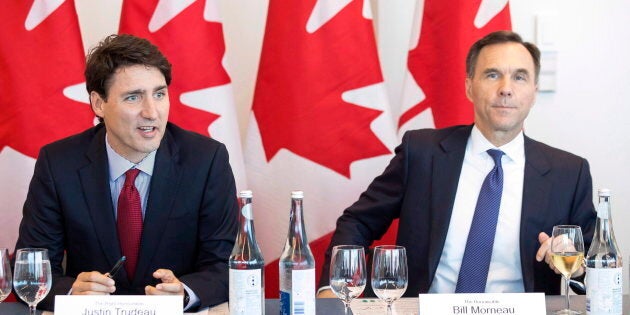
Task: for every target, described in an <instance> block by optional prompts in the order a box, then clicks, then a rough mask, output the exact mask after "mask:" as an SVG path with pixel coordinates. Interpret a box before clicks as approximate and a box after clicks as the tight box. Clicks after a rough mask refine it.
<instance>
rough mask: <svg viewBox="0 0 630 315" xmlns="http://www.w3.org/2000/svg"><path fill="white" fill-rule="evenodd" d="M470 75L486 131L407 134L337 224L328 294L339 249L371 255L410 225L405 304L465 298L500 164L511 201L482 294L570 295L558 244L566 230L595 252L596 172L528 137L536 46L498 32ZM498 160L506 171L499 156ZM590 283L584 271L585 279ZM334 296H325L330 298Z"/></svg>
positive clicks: (506, 201)
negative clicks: (558, 264) (571, 228)
mask: <svg viewBox="0 0 630 315" xmlns="http://www.w3.org/2000/svg"><path fill="white" fill-rule="evenodd" d="M466 72H467V75H466V81H465V86H466V95H467V97H468V99H469V100H470V101H471V102H472V103H473V106H474V114H475V116H474V124H473V125H469V126H455V127H450V128H444V129H437V130H436V129H423V130H413V131H409V132H407V133H405V135H404V137H403V139H402V143H401V144H400V145H399V146H398V148H397V149H396V154H395V156H394V158H393V159H392V160H391V162H390V164H389V166H388V167H387V168H386V169H385V171H384V172H383V174H381V175H380V176H378V177H377V178H376V179H374V181H373V182H372V183H371V184H370V186H369V187H368V189H367V190H366V191H365V192H364V193H363V194H362V195H361V197H360V198H359V200H358V201H357V202H355V203H354V204H353V205H352V206H350V207H349V208H348V209H346V210H345V211H344V213H343V215H342V216H341V217H340V218H339V219H338V220H337V228H336V230H335V233H334V235H333V237H332V241H331V244H330V246H329V248H328V251H327V253H326V261H325V264H324V266H323V272H322V276H321V278H320V285H321V286H322V289H323V288H325V286H327V285H328V277H329V266H330V254H331V249H332V247H333V246H334V245H338V244H358V245H363V246H365V247H366V248H367V247H368V246H370V245H371V244H372V242H373V241H374V240H378V239H380V238H381V237H382V236H383V234H384V233H385V232H386V231H387V229H388V228H389V226H390V224H391V223H392V221H393V220H394V219H398V218H399V219H400V221H399V228H398V235H397V243H398V244H399V245H402V246H405V247H406V248H407V255H408V265H409V287H408V288H407V291H406V293H405V295H407V296H416V295H417V294H419V293H427V292H432V293H453V292H463V291H460V290H459V288H458V287H459V285H458V283H459V281H460V279H463V278H467V277H469V276H471V273H467V272H462V273H460V270H465V269H464V268H462V266H463V264H464V261H466V259H465V252H466V250H467V248H468V247H469V246H468V245H469V244H467V240H469V242H470V243H471V245H473V246H470V247H471V248H473V247H474V246H477V245H480V244H478V243H479V241H476V240H477V239H476V238H474V239H473V240H474V241H470V240H471V237H472V235H473V232H472V231H473V229H472V228H471V227H472V226H473V223H474V222H477V221H474V219H473V218H474V217H476V216H477V213H478V212H480V213H481V212H482V211H481V210H480V211H477V209H478V208H480V207H478V206H477V207H476V205H477V202H478V197H479V196H480V195H481V193H480V191H483V190H482V189H481V188H482V187H483V186H482V185H484V186H485V183H484V181H485V178H486V177H487V175H488V174H489V173H490V172H491V171H492V170H493V169H494V168H495V165H497V166H500V168H501V170H502V172H503V173H502V175H501V176H502V194H498V196H499V200H500V201H499V203H498V204H497V206H496V213H497V214H496V215H495V216H494V220H495V222H496V223H494V225H492V228H491V229H487V230H485V231H489V232H490V233H492V235H491V238H490V241H489V242H488V243H490V244H489V246H488V248H489V249H490V250H489V254H491V255H489V256H488V258H489V259H488V260H487V261H486V262H487V263H488V265H486V266H487V269H486V272H487V275H485V274H484V276H483V278H482V279H481V280H479V281H478V282H479V283H481V289H480V290H478V291H481V292H545V293H547V294H558V293H559V292H560V277H559V275H558V271H557V270H556V269H555V268H554V267H553V264H552V263H551V257H550V256H551V255H550V252H549V245H550V239H549V235H550V234H551V230H552V228H553V226H554V225H558V224H575V225H579V226H581V227H582V231H583V233H584V240H585V243H586V248H588V244H589V243H590V240H591V238H592V235H593V230H594V224H595V212H594V207H593V201H592V182H591V175H590V171H589V166H588V162H587V161H586V160H585V159H583V158H581V157H578V156H575V155H573V154H571V153H568V152H564V151H561V150H558V149H555V148H552V147H550V146H547V145H545V144H543V143H540V142H537V141H535V140H532V139H530V138H529V137H527V136H525V135H524V133H523V122H524V120H525V118H526V117H527V115H528V113H529V110H530V109H531V108H532V106H533V105H534V102H535V98H536V92H537V89H538V75H539V72H540V52H539V50H538V48H536V46H535V45H533V44H531V43H526V42H523V40H522V39H521V37H520V36H519V35H518V34H516V33H513V32H510V31H498V32H494V33H491V34H489V35H487V36H486V37H484V38H482V39H480V40H479V41H477V42H476V43H475V44H474V45H473V46H472V47H471V49H470V51H469V54H468V58H467V60H466ZM439 74H440V72H439V71H436V72H435V75H439ZM443 92H444V93H449V91H443ZM497 150H500V151H501V155H499V157H498V159H499V160H498V162H497V160H494V156H492V157H491V154H490V153H491V152H488V151H497ZM479 199H481V198H479ZM485 221H487V220H485ZM479 222H481V223H482V224H485V223H487V222H484V220H482V221H479ZM483 229H485V227H484V228H482V230H483ZM475 230H478V229H475ZM469 231H470V233H469ZM480 263H481V262H474V261H473V265H474V264H480ZM581 274H583V269H580V270H579V271H578V272H576V273H575V274H574V275H575V276H579V275H581ZM473 276H476V275H473ZM462 282H464V281H462ZM322 289H320V291H322V292H320V296H327V295H328V296H329V295H330V294H329V293H328V292H324V291H323V290H322ZM476 292H477V291H476Z"/></svg>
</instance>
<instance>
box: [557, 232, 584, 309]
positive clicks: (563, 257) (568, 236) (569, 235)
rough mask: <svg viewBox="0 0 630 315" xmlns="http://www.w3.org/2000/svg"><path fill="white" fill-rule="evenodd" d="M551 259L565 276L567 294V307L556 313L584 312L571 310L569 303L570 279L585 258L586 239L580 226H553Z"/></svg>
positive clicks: (563, 276)
mask: <svg viewBox="0 0 630 315" xmlns="http://www.w3.org/2000/svg"><path fill="white" fill-rule="evenodd" d="M551 260H552V262H553V265H554V266H555V267H556V269H558V270H559V271H560V273H561V274H562V278H564V290H565V291H564V294H565V295H566V308H565V309H562V310H558V311H556V312H555V314H558V315H560V314H562V315H568V314H582V312H580V311H574V310H571V307H570V304H569V280H570V279H571V275H572V274H573V273H574V272H576V271H577V270H578V269H579V268H580V266H581V265H582V261H583V260H584V241H583V239H582V229H581V228H580V227H579V226H577V225H556V226H554V227H553V232H552V239H551Z"/></svg>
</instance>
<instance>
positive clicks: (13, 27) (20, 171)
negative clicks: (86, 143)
mask: <svg viewBox="0 0 630 315" xmlns="http://www.w3.org/2000/svg"><path fill="white" fill-rule="evenodd" d="M0 38H2V39H3V42H2V44H1V45H0V69H1V70H0V90H1V91H2V92H0V174H2V176H1V177H0V226H1V227H2V233H0V247H7V248H10V249H12V248H13V246H14V245H15V241H16V240H17V235H18V225H19V222H20V220H21V218H22V206H23V205H24V200H25V199H26V192H27V190H28V184H29V182H30V179H31V177H32V175H33V168H34V166H35V159H36V158H37V155H38V153H39V149H40V148H41V147H42V146H43V145H45V144H47V143H50V142H53V141H55V140H58V139H61V138H64V137H67V136H69V135H72V134H75V133H78V132H80V131H82V130H84V129H87V128H89V127H90V126H92V124H93V120H94V114H93V113H92V110H91V109H90V107H89V106H88V105H86V104H88V103H89V102H88V97H87V92H86V91H85V82H84V77H83V69H84V67H85V56H84V52H83V45H82V44H81V35H80V32H79V24H78V19H77V14H76V11H75V8H74V2H73V1H63V0H35V1H5V2H3V7H2V10H0Z"/></svg>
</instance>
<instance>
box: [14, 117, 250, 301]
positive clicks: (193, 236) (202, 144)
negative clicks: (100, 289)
mask: <svg viewBox="0 0 630 315" xmlns="http://www.w3.org/2000/svg"><path fill="white" fill-rule="evenodd" d="M108 169H109V167H108V161H107V152H106V149H105V128H104V126H103V125H102V124H100V125H98V126H96V127H93V128H91V129H88V130H87V131H85V132H83V133H80V134H77V135H75V136H72V137H69V138H66V139H63V140H60V141H57V142H54V143H52V144H49V145H47V146H45V147H43V148H42V149H41V151H40V153H39V157H38V159H37V163H36V164H35V172H34V174H33V178H32V180H31V184H30V187H29V192H28V195H27V198H26V202H25V204H24V213H23V218H22V222H21V224H20V235H19V239H18V241H17V245H16V249H18V248H24V247H41V248H47V249H48V250H49V256H50V262H51V266H52V273H53V282H52V290H51V292H50V293H49V294H48V296H47V297H46V299H45V300H44V301H42V302H41V303H40V305H41V308H43V309H49V310H52V308H53V301H54V296H55V295H57V294H67V293H68V291H69V290H70V288H71V286H72V283H73V282H74V280H75V277H76V276H77V275H78V274H79V273H81V272H83V271H93V270H95V271H99V272H102V273H105V272H107V271H109V270H110V269H111V268H112V266H113V265H114V264H115V263H116V260H118V259H119V258H120V257H121V249H120V246H119V242H118V236H117V232H116V220H115V218H114V208H113V205H112V199H111V193H110V188H109V170H108ZM237 211H238V207H237V204H236V191H235V185H234V177H233V175H232V170H231V168H230V165H229V162H228V153H227V150H226V148H225V146H224V145H223V144H221V143H219V142H217V141H215V140H212V139H209V138H207V137H204V136H201V135H198V134H195V133H192V132H189V131H185V130H183V129H181V128H179V127H177V126H175V125H172V124H168V126H167V128H166V133H165V135H164V138H163V139H162V142H161V143H160V147H159V149H158V150H157V153H156V157H155V166H154V170H153V176H152V178H151V184H150V188H149V196H148V201H147V207H146V212H145V217H144V224H143V231H142V239H141V248H140V253H139V257H138V265H137V271H136V273H135V277H134V279H133V280H132V281H131V282H130V281H129V280H128V279H127V274H126V272H125V270H124V268H123V269H121V270H120V272H119V273H118V274H117V275H116V277H115V279H114V280H115V281H116V292H115V294H144V287H145V286H146V285H148V284H152V285H154V284H156V283H157V282H156V281H155V280H154V279H153V277H152V273H153V272H154V271H155V270H157V269H159V268H167V269H171V270H172V271H173V272H174V273H175V275H176V276H177V277H178V278H179V279H180V281H182V282H183V283H185V284H186V285H187V286H188V287H189V288H191V289H192V290H193V291H194V292H195V294H197V295H198V296H199V298H200V299H201V305H200V307H207V306H210V305H215V304H219V303H222V302H225V301H227V299H228V258H229V255H230V253H231V251H232V247H233V245H234V239H235V237H236V231H237V222H236V218H237V215H238V214H237V213H238V212H237ZM64 252H65V253H66V254H67V258H66V259H67V261H66V269H65V273H64V271H63V269H62V259H63V257H64Z"/></svg>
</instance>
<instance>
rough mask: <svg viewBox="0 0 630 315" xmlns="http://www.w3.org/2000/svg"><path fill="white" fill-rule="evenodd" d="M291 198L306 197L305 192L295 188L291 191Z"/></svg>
mask: <svg viewBox="0 0 630 315" xmlns="http://www.w3.org/2000/svg"><path fill="white" fill-rule="evenodd" d="M291 198H297V199H302V198H304V192H303V191H301V190H294V191H292V192H291Z"/></svg>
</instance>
